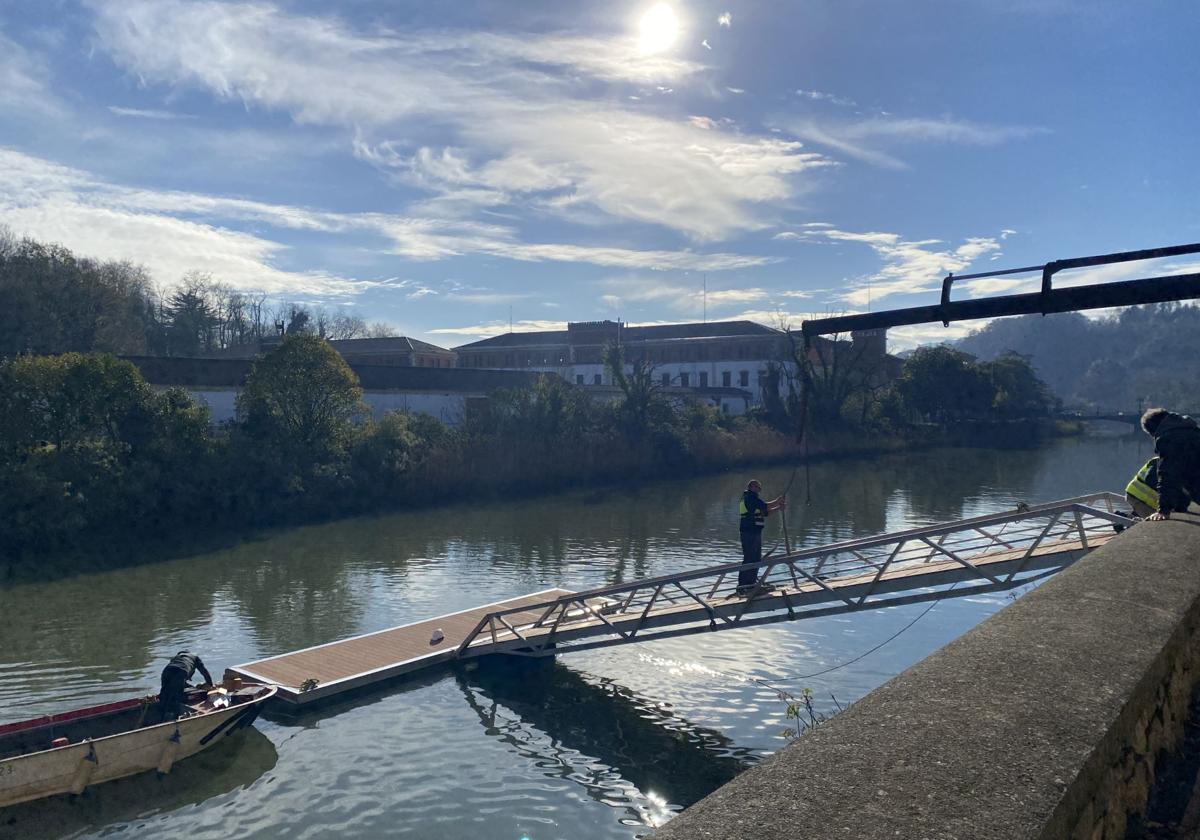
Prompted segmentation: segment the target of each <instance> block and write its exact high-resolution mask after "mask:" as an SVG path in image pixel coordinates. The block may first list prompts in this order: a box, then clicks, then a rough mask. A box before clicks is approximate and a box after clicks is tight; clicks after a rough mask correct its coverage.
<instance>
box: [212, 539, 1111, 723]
mask: <svg viewBox="0 0 1200 840" xmlns="http://www.w3.org/2000/svg"><path fill="white" fill-rule="evenodd" d="M1112 536H1113V535H1112V534H1106V533H1092V534H1089V535H1088V548H1089V549H1091V548H1095V547H1097V546H1099V545H1103V544H1104V543H1105V542H1107V541H1108V540H1109V539H1111V538H1112ZM1083 547H1084V546H1083V544H1082V543H1081V542H1080V541H1079V540H1078V539H1074V540H1063V541H1058V542H1050V543H1045V544H1043V545H1041V546H1039V547H1038V549H1037V550H1036V551H1034V552H1032V554H1031V557H1045V556H1047V555H1053V554H1061V553H1065V552H1074V551H1080V550H1082V549H1083ZM1026 551H1027V549H1024V548H1017V549H1012V550H1004V551H995V552H988V553H984V554H976V555H973V556H967V557H964V558H963V559H965V560H967V561H968V562H969V563H971V565H973V566H975V567H976V568H979V569H981V570H985V569H986V568H987V567H988V566H989V565H995V564H1000V563H1011V561H1013V560H1014V559H1017V558H1020V557H1023V556H1024V555H1025V554H1026ZM961 568H962V564H960V563H958V562H957V561H955V560H953V559H951V558H944V559H943V558H939V559H931V560H927V561H923V562H922V561H912V562H907V563H902V564H899V565H897V566H896V567H895V568H892V569H889V570H888V571H887V572H886V573H885V574H884V575H882V576H880V577H879V578H878V579H876V573H875V572H874V571H872V572H867V573H863V574H854V575H852V576H846V577H836V576H835V577H829V578H823V583H824V584H825V586H827V587H829V588H830V589H833V590H834V591H836V590H838V589H849V588H852V587H859V588H861V587H862V586H864V585H866V584H870V583H873V582H874V583H878V584H883V583H885V582H887V581H895V580H902V579H913V578H920V577H922V576H926V575H933V574H936V573H941V572H947V571H954V570H957V569H961ZM790 577H791V576H790V574H788V573H786V572H785V571H783V570H782V569H781V570H778V571H775V572H774V573H773V575H772V577H771V582H772V583H774V584H775V585H776V586H777V587H778V588H777V589H775V590H774V591H772V592H771V594H770V596H768V597H767V598H766V599H765V601H767V602H770V601H776V600H781V598H780V596H782V595H785V594H786V595H789V596H802V595H809V594H812V593H815V592H820V591H822V590H823V589H824V587H822V586H821V585H819V584H816V583H811V582H807V581H806V582H803V583H801V584H800V585H799V586H797V585H796V584H795V583H794V582H792V581H791V580H790ZM785 581H786V583H785ZM919 585H920V584H919V583H918V582H917V581H915V580H914V583H913V588H918V587H919ZM572 594H574V593H572V592H571V591H570V590H566V589H547V590H544V591H542V592H535V593H532V594H529V595H524V596H521V597H519V598H510V599H508V600H505V601H499V602H496V603H492V604H485V605H483V606H479V607H475V608H473V609H469V610H463V611H461V612H457V613H451V614H449V615H442V616H438V617H436V618H431V619H427V620H424V621H418V622H414V623H412V624H406V625H403V626H400V627H392V628H389V629H386V630H381V631H377V632H374V633H368V634H364V635H361V636H355V637H352V638H349V639H342V640H340V641H336V642H330V643H328V644H324V645H318V646H316V647H311V648H306V649H304V650H299V651H294V652H292V653H287V654H283V655H281V656H276V657H271V658H268V659H262V660H258V661H256V662H249V663H246V664H245V665H238V666H235V667H233V668H230V669H228V671H229V672H231V673H234V674H239V675H241V676H243V677H246V678H249V679H253V680H260V681H261V680H265V681H268V682H272V683H275V684H277V685H278V686H280V691H279V694H278V697H279V698H280V699H283V700H285V701H288V702H290V703H293V704H297V705H302V704H305V703H308V702H312V701H315V700H319V699H322V698H325V697H329V696H331V695H335V694H338V693H341V692H342V691H346V690H349V689H352V688H357V687H359V686H362V685H368V684H370V683H373V682H377V681H380V680H384V679H388V678H390V677H393V676H399V675H401V674H404V673H409V672H412V671H416V670H420V669H424V668H428V667H430V666H432V665H436V664H438V663H441V662H446V661H448V660H450V659H453V658H454V657H455V654H456V651H457V648H458V647H459V645H460V644H461V643H462V641H463V640H464V639H465V638H466V637H467V635H468V634H469V633H470V632H471V631H472V630H474V629H475V627H476V626H477V625H478V624H479V622H480V620H481V619H483V618H484V617H485V616H487V614H488V613H491V612H496V611H500V610H506V609H511V608H513V607H520V606H524V605H529V606H531V607H533V606H534V605H536V604H542V605H543V606H542V607H540V608H536V609H531V610H527V611H522V612H519V613H514V614H510V615H507V616H505V620H506V621H508V623H509V624H511V625H513V626H514V627H516V628H518V629H519V630H520V631H521V634H522V635H523V636H524V637H525V638H526V639H528V640H530V641H536V639H538V638H540V637H543V636H545V635H548V634H549V632H550V628H549V627H543V628H536V629H535V628H533V627H531V626H530V625H532V623H533V622H535V621H537V620H538V619H540V618H541V617H542V615H544V614H545V611H546V607H545V606H544V605H545V603H546V602H548V601H554V600H556V599H558V598H561V597H563V596H567V595H572ZM676 594H677V595H678V598H677V600H676V601H675V602H674V603H669V602H666V601H665V600H663V601H662V602H660V603H661V604H662V605H661V606H658V605H656V608H655V609H653V610H651V612H650V614H649V615H650V616H651V617H660V618H667V617H669V618H668V623H671V624H688V623H691V622H693V621H695V622H701V621H707V620H708V618H709V615H708V611H707V610H706V609H705V608H703V607H701V606H700V605H699V604H697V603H696V602H695V601H694V600H692V599H690V598H688V597H687V596H685V595H682V594H679V593H676ZM855 597H857V595H856V596H855ZM746 600H747V599H746V598H745V597H744V596H737V595H734V596H731V597H729V598H727V599H725V600H724V601H722V602H720V604H719V605H715V606H718V608H723V607H725V606H726V605H728V606H733V607H737V606H739V605H741V604H744V603H745V602H746ZM835 600H836V599H835ZM764 606H767V604H766V603H764ZM784 608H785V607H784V606H782V605H770V606H767V609H768V611H773V610H781V609H784ZM750 609H751V611H755V608H754V607H753V606H751V607H750ZM640 613H641V608H638V609H636V610H634V611H631V613H629V614H612V615H607V616H605V618H606V619H607V622H608V624H606V623H605V622H603V621H600V620H599V619H595V618H589V617H580V618H576V619H572V620H570V621H569V622H564V623H563V624H561V625H560V627H559V630H560V632H562V631H568V632H569V633H570V635H572V636H576V637H578V634H579V632H580V631H585V634H586V633H587V632H588V631H591V630H593V629H595V630H608V629H610V628H609V624H611V625H615V626H617V627H623V628H626V629H627V628H629V627H632V626H633V625H635V624H636V623H637V620H638V616H639V615H640ZM436 629H441V630H442V632H443V633H444V634H445V638H444V639H443V640H442V641H441V642H439V643H438V644H436V645H435V644H430V636H431V634H432V633H433V631H434V630H436ZM496 638H497V640H499V641H501V642H508V643H511V642H515V641H516V637H515V636H514V634H513V633H512V632H511V631H509V630H507V629H504V628H503V627H498V628H497V631H496ZM491 639H492V637H491V634H490V633H488V632H487V631H486V630H485V631H484V632H483V633H481V634H480V636H479V637H478V638H477V639H476V641H475V642H474V643H473V644H472V645H471V650H475V649H478V648H484V647H487V646H488V645H489V644H490V643H491ZM512 646H513V645H512V644H508V645H507V647H512ZM468 655H470V654H468ZM310 679H311V680H316V681H317V688H316V689H314V690H310V691H301V690H300V686H301V685H303V684H304V683H305V682H306V681H307V680H310Z"/></svg>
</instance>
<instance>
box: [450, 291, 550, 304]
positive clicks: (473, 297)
mask: <svg viewBox="0 0 1200 840" xmlns="http://www.w3.org/2000/svg"><path fill="white" fill-rule="evenodd" d="M531 297H533V295H530V294H528V293H525V292H451V293H450V294H448V295H446V299H447V300H453V301H460V302H462V303H475V304H479V305H481V306H498V305H501V304H506V303H516V302H517V301H519V300H528V299H529V298H531Z"/></svg>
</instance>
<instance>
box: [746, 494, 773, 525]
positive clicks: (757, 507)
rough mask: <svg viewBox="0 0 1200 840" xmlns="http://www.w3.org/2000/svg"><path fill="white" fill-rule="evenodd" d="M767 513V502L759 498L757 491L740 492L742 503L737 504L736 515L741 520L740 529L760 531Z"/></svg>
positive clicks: (768, 510) (768, 511)
mask: <svg viewBox="0 0 1200 840" xmlns="http://www.w3.org/2000/svg"><path fill="white" fill-rule="evenodd" d="M768 513H770V509H769V508H768V507H767V503H766V502H764V501H763V500H762V499H760V498H759V496H758V494H757V493H755V492H754V491H753V490H747V491H746V492H744V493H742V503H741V504H740V505H738V517H739V519H740V520H741V523H740V525H739V528H740V530H742V531H755V530H759V531H761V530H762V529H763V526H764V525H765V524H766V518H767V514H768Z"/></svg>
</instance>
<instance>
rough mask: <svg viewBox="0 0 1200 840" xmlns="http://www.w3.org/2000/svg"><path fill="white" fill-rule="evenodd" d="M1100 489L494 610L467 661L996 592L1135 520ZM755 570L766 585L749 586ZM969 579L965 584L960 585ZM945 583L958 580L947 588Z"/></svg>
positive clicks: (478, 630) (474, 636) (464, 648)
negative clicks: (745, 582)
mask: <svg viewBox="0 0 1200 840" xmlns="http://www.w3.org/2000/svg"><path fill="white" fill-rule="evenodd" d="M1122 502H1123V498H1122V497H1121V496H1118V495H1117V494H1115V493H1095V494H1091V495H1088V496H1079V497H1076V498H1072V499H1063V500H1061V501H1056V502H1050V503H1048V504H1043V505H1037V506H1026V505H1020V506H1019V507H1018V509H1017V510H1016V511H1011V512H1006V513H996V514H989V515H986V516H977V517H973V518H970V519H963V520H959V521H957V522H953V523H950V524H947V525H937V526H932V527H926V528H914V529H911V530H907V531H900V532H896V533H891V534H884V535H881V536H875V537H867V538H864V539H858V540H847V541H844V542H838V543H832V544H830V545H825V546H821V547H818V548H810V549H804V550H801V551H794V552H792V553H790V554H785V555H782V556H778V557H771V558H767V559H765V560H763V561H762V562H761V563H757V564H752V565H743V564H742V563H725V564H722V565H719V566H711V567H708V568H705V569H697V570H694V571H688V572H680V573H677V574H671V575H661V576H658V577H653V578H646V579H643V580H638V581H633V582H631V583H626V584H621V585H617V586H606V587H600V588H597V589H590V590H587V591H584V592H576V593H573V594H571V595H564V596H562V597H560V598H555V599H553V600H548V601H545V602H542V603H537V604H532V605H525V606H521V607H514V608H510V609H505V610H497V611H495V612H492V613H488V614H487V615H485V616H484V617H483V618H482V619H480V621H479V623H478V624H477V625H476V626H475V628H474V629H473V630H472V631H471V632H470V633H469V634H468V635H467V637H466V638H465V639H464V640H463V642H462V643H461V644H460V645H459V647H458V650H457V652H456V656H457V657H460V658H466V657H473V656H481V655H484V654H489V653H501V652H506V653H514V654H518V655H525V656H545V655H551V654H554V653H561V652H565V651H568V650H572V651H574V650H590V649H592V648H597V647H606V646H609V645H614V644H627V643H630V642H635V641H645V640H649V639H660V638H666V637H669V636H678V635H685V634H690V633H697V632H705V631H711V630H724V629H732V628H736V627H751V626H756V625H760V624H766V623H771V622H776V621H792V620H796V619H801V618H809V617H814V616H819V615H830V614H833V613H840V612H850V611H854V610H862V609H875V608H879V607H886V606H894V605H897V604H903V603H914V602H919V601H929V600H936V599H939V598H945V597H959V596H962V595H969V594H973V593H979V592H994V591H1001V590H1005V589H1011V588H1013V587H1015V586H1020V585H1022V583H1024V582H1026V581H1028V580H1029V576H1030V575H1031V574H1034V573H1037V572H1045V571H1046V570H1049V569H1060V568H1062V567H1064V566H1066V565H1069V564H1070V563H1072V562H1074V561H1075V560H1076V559H1078V558H1079V557H1081V556H1083V555H1084V554H1086V553H1087V552H1088V551H1090V550H1091V549H1092V548H1094V547H1096V546H1097V545H1099V544H1101V543H1103V542H1105V541H1107V540H1108V539H1110V538H1111V537H1112V536H1113V534H1114V529H1113V527H1112V526H1113V525H1114V524H1116V525H1118V526H1121V525H1128V524H1131V520H1129V519H1127V518H1126V517H1124V516H1122V515H1120V514H1118V513H1116V512H1115V509H1116V505H1118V504H1121V503H1122ZM748 569H755V570H756V571H757V575H758V583H757V584H755V585H754V586H753V587H750V588H746V587H739V585H738V576H739V573H741V572H744V571H746V570H748ZM960 584H966V586H961V585H960ZM947 587H952V589H948V588H947Z"/></svg>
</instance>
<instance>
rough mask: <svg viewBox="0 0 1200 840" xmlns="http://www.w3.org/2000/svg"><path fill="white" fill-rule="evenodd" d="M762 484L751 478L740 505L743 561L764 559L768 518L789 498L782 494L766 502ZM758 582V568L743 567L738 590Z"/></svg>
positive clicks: (745, 589)
mask: <svg viewBox="0 0 1200 840" xmlns="http://www.w3.org/2000/svg"><path fill="white" fill-rule="evenodd" d="M761 492H762V485H761V484H759V483H758V480H757V479H751V481H750V483H749V484H747V485H746V492H744V493H743V494H742V501H741V503H740V504H739V505H738V517H739V519H740V529H739V530H740V531H741V537H742V563H743V565H744V564H749V563H758V562H761V561H762V532H763V526H764V525H765V524H766V519H767V517H768V516H770V515H771V514H772V513H774V512H775V511H777V510H782V509H783V506H784V504H786V501H787V499H786V498H785V497H784V496H780V497H779V498H777V499H772V500H771V501H769V502H764V501H763V500H762V497H761V496H759V493H761ZM756 583H758V569H742V570H741V572H739V573H738V591H739V592H742V593H745V592H747V591H749V590H752V589H753V588H754V586H755V584H756Z"/></svg>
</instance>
